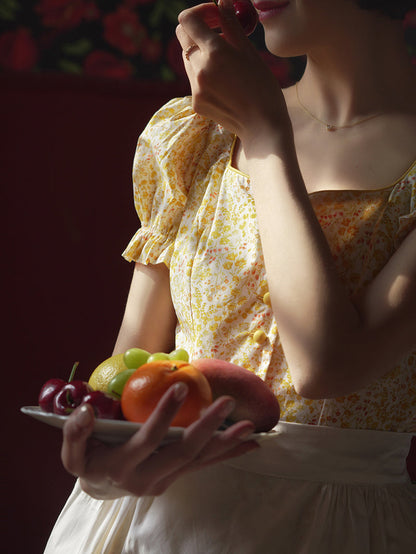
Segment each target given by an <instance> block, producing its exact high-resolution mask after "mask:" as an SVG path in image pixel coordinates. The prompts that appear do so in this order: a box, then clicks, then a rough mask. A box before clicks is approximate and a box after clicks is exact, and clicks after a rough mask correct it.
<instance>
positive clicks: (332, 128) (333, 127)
mask: <svg viewBox="0 0 416 554" xmlns="http://www.w3.org/2000/svg"><path fill="white" fill-rule="evenodd" d="M295 89H296V97H297V99H298V104H299V106H300V107H301V108H302V110H303V111H304V112H305V113H307V114H308V115H309V117H311V118H312V119H314V120H315V121H318V122H319V123H322V125H325V127H326V130H327V131H330V132H333V131H338V130H339V129H348V128H349V127H355V126H356V125H360V124H361V123H364V122H365V121H369V120H370V119H374V118H375V117H378V116H379V115H381V112H377V113H375V114H373V115H369V116H368V117H364V118H363V119H359V120H358V121H356V122H355V123H349V124H347V125H332V123H327V122H326V121H323V120H322V119H319V117H316V116H315V115H313V113H311V112H310V111H309V110H308V108H307V107H306V106H305V105H304V104H303V103H302V101H301V99H300V98H299V90H298V83H296V85H295Z"/></svg>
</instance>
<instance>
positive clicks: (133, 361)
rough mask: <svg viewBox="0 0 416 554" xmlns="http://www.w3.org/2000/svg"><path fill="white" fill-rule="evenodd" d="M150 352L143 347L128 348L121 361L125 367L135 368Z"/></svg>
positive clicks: (145, 360)
mask: <svg viewBox="0 0 416 554" xmlns="http://www.w3.org/2000/svg"><path fill="white" fill-rule="evenodd" d="M149 356H150V352H148V351H147V350H143V348H129V349H128V350H126V352H124V355H123V361H124V363H125V365H126V367H127V369H137V368H138V367H140V366H141V365H143V364H145V363H146V362H147V360H148V359H149Z"/></svg>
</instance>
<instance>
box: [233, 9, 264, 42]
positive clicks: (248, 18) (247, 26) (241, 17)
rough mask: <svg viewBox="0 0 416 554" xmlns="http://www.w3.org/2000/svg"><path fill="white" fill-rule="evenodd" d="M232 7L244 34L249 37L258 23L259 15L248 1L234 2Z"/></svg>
mask: <svg viewBox="0 0 416 554" xmlns="http://www.w3.org/2000/svg"><path fill="white" fill-rule="evenodd" d="M233 6H234V11H235V15H236V16H237V18H238V21H239V22H240V25H241V26H242V27H243V30H244V32H245V34H246V35H247V36H248V35H251V33H253V31H254V29H255V28H256V27H257V23H258V22H259V15H258V13H257V11H256V9H255V8H254V6H253V4H252V3H251V2H250V1H249V0H235V1H234V2H233Z"/></svg>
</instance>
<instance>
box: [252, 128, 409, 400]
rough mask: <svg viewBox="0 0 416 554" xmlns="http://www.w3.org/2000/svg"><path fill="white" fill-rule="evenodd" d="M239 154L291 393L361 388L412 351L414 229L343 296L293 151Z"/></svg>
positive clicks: (324, 393)
mask: <svg viewBox="0 0 416 554" xmlns="http://www.w3.org/2000/svg"><path fill="white" fill-rule="evenodd" d="M275 143H276V141H275V139H274V138H270V142H269V145H268V146H267V147H266V146H265V144H263V152H264V151H266V152H269V153H268V155H267V156H266V157H263V156H262V157H260V156H259V155H258V154H256V153H254V154H253V155H252V156H251V155H250V152H246V156H247V157H248V163H249V169H250V176H251V183H252V191H253V194H254V198H255V203H256V211H257V217H258V221H259V228H260V235H261V241H262V247H263V252H264V258H265V264H266V271H267V278H268V285H269V290H270V294H271V300H272V306H273V311H274V314H275V317H276V320H277V323H278V328H279V335H280V337H281V340H282V344H283V347H284V351H285V355H286V357H287V360H288V363H289V367H290V368H291V374H292V378H293V382H294V385H295V387H296V390H297V391H298V392H299V393H300V394H301V395H303V396H306V397H309V398H322V397H332V396H341V395H344V394H348V393H352V392H353V391H355V390H358V389H360V388H363V387H365V386H366V385H368V384H369V383H370V382H371V381H373V380H374V379H377V378H379V377H381V376H382V375H384V374H385V373H386V372H388V371H389V370H391V369H392V368H393V367H394V366H395V364H397V363H398V362H400V360H401V359H402V358H403V356H404V355H406V354H408V353H410V352H411V351H412V349H413V348H416V317H415V315H414V314H415V313H416V231H413V232H412V233H411V234H410V235H409V236H408V237H407V238H406V239H405V241H404V242H403V244H402V245H401V247H400V248H399V250H398V251H397V252H396V254H395V255H394V256H393V257H392V258H391V259H390V261H389V262H388V263H387V265H386V266H385V267H384V268H383V270H382V271H381V272H380V273H379V275H378V276H377V277H376V278H375V279H374V280H373V281H372V282H371V283H370V284H369V285H368V286H367V288H366V289H365V290H364V291H363V292H362V294H361V295H360V297H359V298H355V299H354V298H350V297H349V295H348V294H347V291H346V289H345V287H344V286H343V284H342V283H341V281H340V279H339V278H338V276H337V274H336V271H335V268H334V263H333V260H332V256H331V252H330V250H329V247H328V244H327V242H326V239H325V237H324V235H323V232H322V230H321V228H320V226H319V223H318V221H317V218H316V216H315V213H314V211H313V208H312V206H311V203H310V201H309V198H308V195H307V193H306V189H305V186H304V183H303V180H302V177H301V175H300V172H299V169H298V164H297V160H296V156H295V154H294V149H293V150H292V151H289V152H288V151H287V149H286V147H285V148H282V147H281V146H280V145H277V146H276V144H275Z"/></svg>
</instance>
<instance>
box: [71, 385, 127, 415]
mask: <svg viewBox="0 0 416 554" xmlns="http://www.w3.org/2000/svg"><path fill="white" fill-rule="evenodd" d="M82 404H91V406H92V407H93V408H94V412H95V417H98V418H101V419H122V413H121V404H120V401H119V400H117V399H115V398H114V397H113V396H111V395H109V394H106V393H105V392H102V391H99V390H95V391H92V392H90V393H89V394H87V395H86V396H84V399H83V400H82V402H81V405H82Z"/></svg>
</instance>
